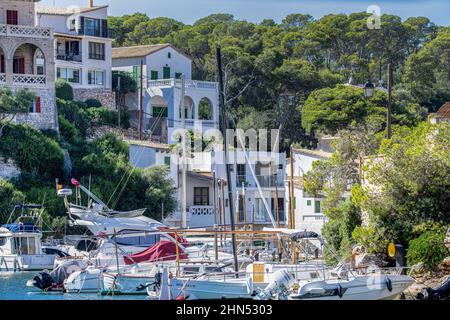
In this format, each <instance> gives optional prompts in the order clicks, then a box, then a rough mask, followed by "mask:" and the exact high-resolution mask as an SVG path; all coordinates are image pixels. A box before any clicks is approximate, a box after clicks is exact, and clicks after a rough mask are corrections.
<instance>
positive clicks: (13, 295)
mask: <svg viewBox="0 0 450 320" xmlns="http://www.w3.org/2000/svg"><path fill="white" fill-rule="evenodd" d="M36 273H37V272H7V271H0V300H144V299H145V298H146V296H118V295H116V296H114V297H113V296H101V295H98V294H95V293H81V294H74V293H71V294H65V293H59V292H51V293H45V292H42V291H41V290H40V289H38V288H35V287H27V281H28V280H30V279H32V278H33V277H34V276H35V275H36Z"/></svg>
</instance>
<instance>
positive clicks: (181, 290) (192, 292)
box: [171, 279, 266, 300]
mask: <svg viewBox="0 0 450 320" xmlns="http://www.w3.org/2000/svg"><path fill="white" fill-rule="evenodd" d="M265 286H266V284H261V287H265ZM171 292H172V298H173V299H176V298H177V297H185V298H188V299H191V300H194V299H199V300H210V299H215V300H217V299H253V297H252V293H253V291H252V290H249V287H248V285H247V283H246V281H236V280H234V279H227V280H225V281H224V280H203V279H202V280H196V279H190V280H188V279H172V280H171Z"/></svg>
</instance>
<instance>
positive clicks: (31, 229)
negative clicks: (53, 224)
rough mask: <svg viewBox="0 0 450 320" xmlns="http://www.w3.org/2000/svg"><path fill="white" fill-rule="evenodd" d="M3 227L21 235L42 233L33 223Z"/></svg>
mask: <svg viewBox="0 0 450 320" xmlns="http://www.w3.org/2000/svg"><path fill="white" fill-rule="evenodd" d="M2 227H3V228H6V229H8V230H9V231H11V232H12V233H19V232H28V233H37V232H41V231H40V230H39V229H38V227H36V226H35V225H34V223H31V222H25V223H12V224H4V225H3V226H2Z"/></svg>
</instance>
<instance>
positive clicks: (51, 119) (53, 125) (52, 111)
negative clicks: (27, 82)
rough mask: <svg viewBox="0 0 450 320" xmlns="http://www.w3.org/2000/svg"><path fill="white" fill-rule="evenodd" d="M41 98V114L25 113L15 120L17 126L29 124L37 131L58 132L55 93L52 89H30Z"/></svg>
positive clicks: (17, 116)
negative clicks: (49, 130) (48, 130)
mask: <svg viewBox="0 0 450 320" xmlns="http://www.w3.org/2000/svg"><path fill="white" fill-rule="evenodd" d="M30 91H33V92H34V93H35V94H36V96H39V97H40V98H41V112H40V113H34V112H30V113H23V114H18V115H16V117H15V118H14V122H15V123H17V124H28V125H30V126H32V127H34V128H37V129H53V130H58V121H57V110H56V98H55V91H54V90H51V89H30Z"/></svg>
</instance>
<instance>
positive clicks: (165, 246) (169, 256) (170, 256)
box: [123, 241, 188, 265]
mask: <svg viewBox="0 0 450 320" xmlns="http://www.w3.org/2000/svg"><path fill="white" fill-rule="evenodd" d="M176 247H177V245H176V244H175V243H174V242H172V241H160V242H158V243H156V244H154V245H153V246H151V247H149V248H147V249H145V250H144V251H141V252H138V253H135V254H131V255H128V256H125V257H124V258H123V259H124V261H125V264H127V265H130V264H135V263H141V262H156V261H170V260H176V258H177V249H176ZM178 257H179V259H181V260H186V259H188V255H187V254H186V252H184V250H183V248H181V247H180V246H179V245H178Z"/></svg>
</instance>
